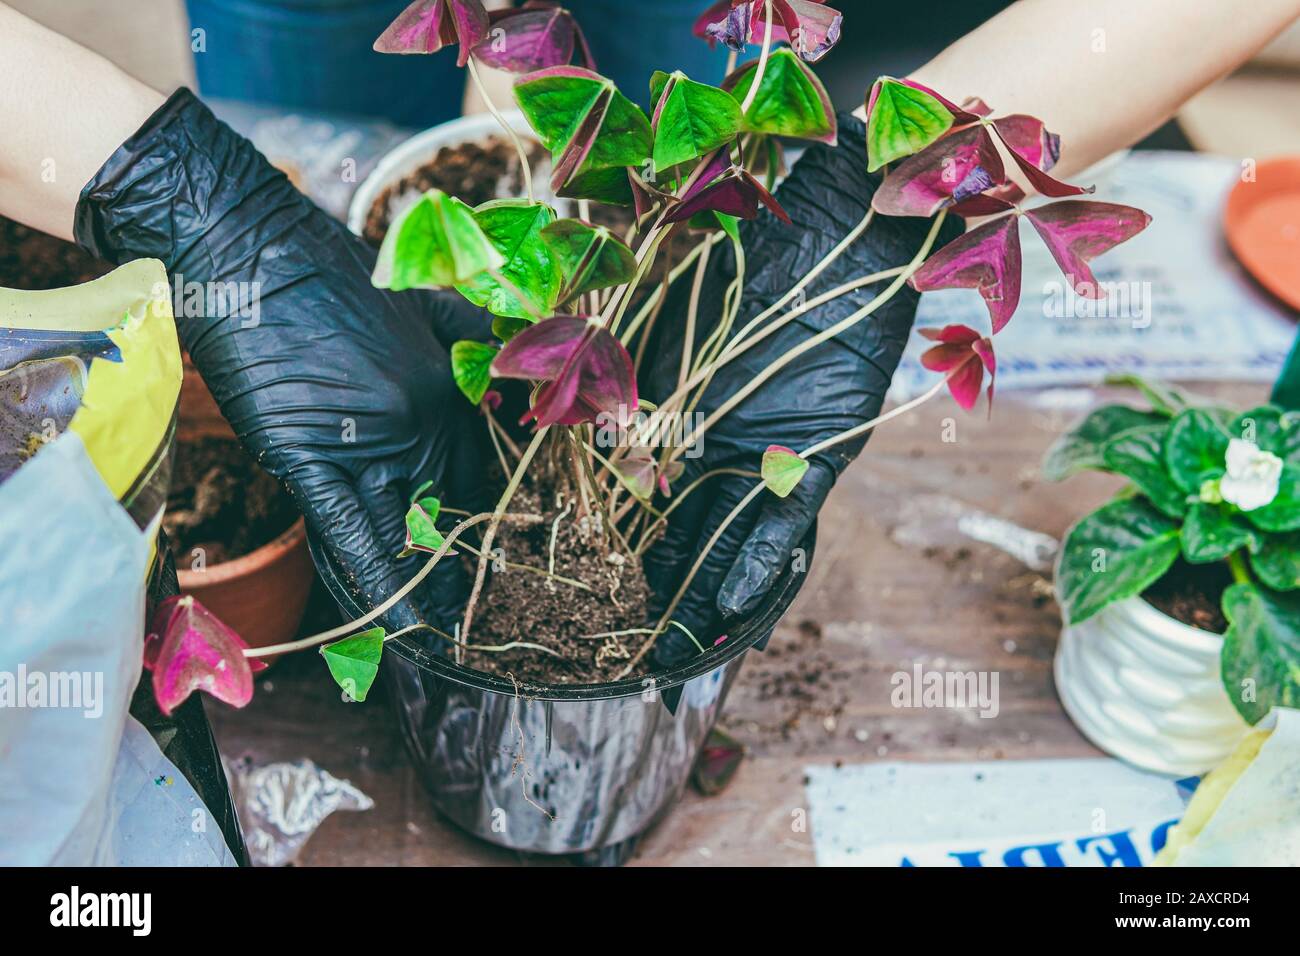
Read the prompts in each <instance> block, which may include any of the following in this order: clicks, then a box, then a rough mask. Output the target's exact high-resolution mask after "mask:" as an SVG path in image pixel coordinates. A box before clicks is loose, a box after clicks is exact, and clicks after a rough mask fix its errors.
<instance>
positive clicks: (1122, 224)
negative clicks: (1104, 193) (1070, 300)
mask: <svg viewBox="0 0 1300 956" xmlns="http://www.w3.org/2000/svg"><path fill="white" fill-rule="evenodd" d="M1025 217H1026V218H1027V219H1028V220H1029V221H1030V222H1031V223H1033V226H1034V228H1035V229H1036V230H1037V231H1038V234H1039V235H1040V236H1042V237H1043V242H1045V243H1046V244H1047V248H1048V251H1050V252H1051V253H1052V258H1053V259H1055V260H1056V264H1057V265H1059V266H1060V267H1061V271H1062V272H1064V273H1065V277H1066V278H1067V279H1068V280H1070V284H1071V285H1072V286H1073V287H1074V291H1075V292H1076V293H1077V294H1078V295H1081V296H1083V297H1084V298H1089V299H1100V298H1102V297H1103V293H1102V291H1101V290H1100V289H1099V288H1098V287H1097V280H1096V278H1095V277H1094V276H1093V274H1092V269H1091V268H1090V267H1089V266H1088V263H1089V262H1091V261H1092V260H1093V259H1095V258H1097V256H1099V255H1101V254H1102V253H1103V252H1105V251H1107V250H1108V249H1112V248H1114V247H1115V246H1117V245H1119V244H1120V243H1121V242H1124V241H1126V240H1128V239H1131V238H1133V237H1134V236H1136V235H1137V234H1138V233H1139V232H1141V231H1142V230H1143V229H1145V228H1146V227H1147V224H1148V223H1150V222H1151V217H1150V216H1148V215H1147V214H1146V213H1145V212H1143V211H1142V210H1141V209H1134V208H1133V207H1132V206H1121V205H1119V204H1118V203H1109V202H1095V201H1093V200H1089V199H1069V200H1064V201H1062V202H1054V203H1049V204H1048V205H1046V206H1039V207H1038V208H1037V209H1031V210H1029V211H1028V212H1026V213H1025Z"/></svg>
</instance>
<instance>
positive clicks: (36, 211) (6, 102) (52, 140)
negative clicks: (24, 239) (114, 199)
mask: <svg viewBox="0 0 1300 956" xmlns="http://www.w3.org/2000/svg"><path fill="white" fill-rule="evenodd" d="M0 89H2V90H4V94H3V96H0V215H4V216H7V217H9V218H11V219H17V220H19V221H20V222H24V223H26V224H27V225H29V226H33V227H34V228H36V229H40V230H42V231H44V232H48V233H51V234H53V235H56V236H59V237H60V238H63V239H71V238H72V216H73V212H74V210H75V209H76V205H77V197H78V195H80V193H81V187H82V186H84V185H85V184H86V182H87V181H88V180H89V179H90V177H91V176H93V175H94V174H95V173H96V171H98V170H99V168H100V166H102V165H103V164H104V161H105V160H106V159H108V157H109V156H110V155H112V153H113V151H114V150H115V149H117V147H118V146H120V145H121V144H122V142H123V141H124V140H125V139H126V138H127V137H129V136H130V135H131V134H132V133H134V132H135V131H136V130H137V129H138V128H139V127H140V124H141V123H143V122H144V121H145V120H146V119H148V118H149V115H150V114H151V113H153V111H154V110H155V109H157V108H158V106H159V104H161V103H162V101H163V97H162V95H161V94H159V93H157V92H155V91H154V90H151V89H150V88H149V87H147V86H145V85H144V84H143V83H141V82H139V81H138V80H135V79H132V78H131V77H129V76H127V75H126V74H125V73H123V72H122V71H121V70H119V69H118V68H117V67H116V66H114V65H113V64H112V63H110V62H108V61H107V60H105V59H104V58H103V57H101V56H99V55H98V54H95V53H92V52H90V51H89V50H87V49H86V48H84V47H81V46H78V45H77V44H75V43H73V42H72V41H71V40H68V39H66V38H65V37H62V36H60V35H59V34H57V33H55V32H53V31H52V30H47V29H46V28H45V27H42V26H40V25H39V24H37V23H35V22H34V21H32V20H30V19H28V18H27V17H25V16H22V15H21V14H19V13H17V12H16V11H14V10H13V9H11V8H10V7H8V6H5V5H4V4H2V3H0Z"/></svg>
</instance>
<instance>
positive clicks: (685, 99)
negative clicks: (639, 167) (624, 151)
mask: <svg viewBox="0 0 1300 956" xmlns="http://www.w3.org/2000/svg"><path fill="white" fill-rule="evenodd" d="M660 93H661V95H660V97H659V103H658V106H657V108H656V110H655V114H654V122H653V124H652V126H653V129H654V136H655V140H654V164H655V172H657V173H658V172H663V171H664V170H665V169H669V168H671V167H673V166H677V165H680V164H681V163H686V162H689V161H691V160H692V159H697V158H699V157H700V156H704V155H707V154H708V153H711V152H713V151H714V150H715V149H717V148H718V147H719V146H722V145H723V144H725V143H729V142H731V141H732V140H733V139H735V138H736V134H737V133H738V132H740V129H741V127H742V125H743V124H744V118H743V117H742V116H741V114H740V104H739V103H737V102H736V100H735V99H734V98H733V97H732V96H731V95H730V94H728V93H727V92H725V91H724V90H720V89H718V88H717V87H715V86H709V85H707V84H705V83H696V82H695V81H694V80H691V79H687V77H686V75H685V74H683V73H680V72H678V73H674V74H673V75H672V76H671V77H670V78H669V79H668V81H667V85H666V87H665V88H664V89H663V90H661V91H660Z"/></svg>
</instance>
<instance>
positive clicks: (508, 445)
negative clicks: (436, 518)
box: [443, 405, 523, 510]
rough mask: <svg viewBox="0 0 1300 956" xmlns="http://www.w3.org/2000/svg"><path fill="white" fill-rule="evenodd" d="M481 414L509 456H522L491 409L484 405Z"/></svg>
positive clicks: (507, 470) (507, 471)
mask: <svg viewBox="0 0 1300 956" xmlns="http://www.w3.org/2000/svg"><path fill="white" fill-rule="evenodd" d="M483 413H484V414H485V415H487V420H488V421H489V422H490V423H491V425H492V427H493V428H494V429H496V433H497V434H498V435H499V436H500V437H501V441H503V442H504V443H505V446H506V448H508V449H510V454H512V455H514V456H515V457H516V458H519V457H520V456H522V455H523V452H522V451H520V450H519V446H518V445H516V444H515V440H514V439H513V438H511V437H510V433H509V432H508V431H506V430H505V428H504V427H503V426H502V425H501V423H500V422H499V421H497V418H496V416H495V415H493V414H492V409H490V408H488V407H487V406H486V405H485V406H483ZM509 473H510V469H509V468H507V469H506V474H509ZM443 510H446V509H443Z"/></svg>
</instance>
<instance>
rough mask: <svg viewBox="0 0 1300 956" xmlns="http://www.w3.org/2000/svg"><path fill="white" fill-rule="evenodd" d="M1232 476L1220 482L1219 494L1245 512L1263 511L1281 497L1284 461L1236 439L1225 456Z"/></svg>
mask: <svg viewBox="0 0 1300 956" xmlns="http://www.w3.org/2000/svg"><path fill="white" fill-rule="evenodd" d="M1225 460H1226V464H1227V466H1228V473H1227V474H1226V475H1224V476H1223V478H1222V479H1221V480H1220V481H1219V493H1220V494H1221V495H1223V500H1224V501H1229V502H1231V503H1232V504H1234V505H1236V506H1237V507H1238V508H1240V509H1241V510H1242V511H1254V510H1255V509H1256V508H1262V507H1264V506H1265V505H1266V504H1268V503H1269V502H1270V501H1272V500H1273V499H1274V498H1276V497H1277V486H1278V481H1279V479H1280V478H1281V477H1282V459H1281V458H1279V457H1277V455H1274V454H1273V453H1272V452H1267V451H1260V449H1259V446H1258V445H1256V444H1255V443H1254V442H1253V441H1245V440H1243V439H1241V438H1234V439H1232V440H1231V441H1229V442H1228V454H1227V455H1226V456H1225Z"/></svg>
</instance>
